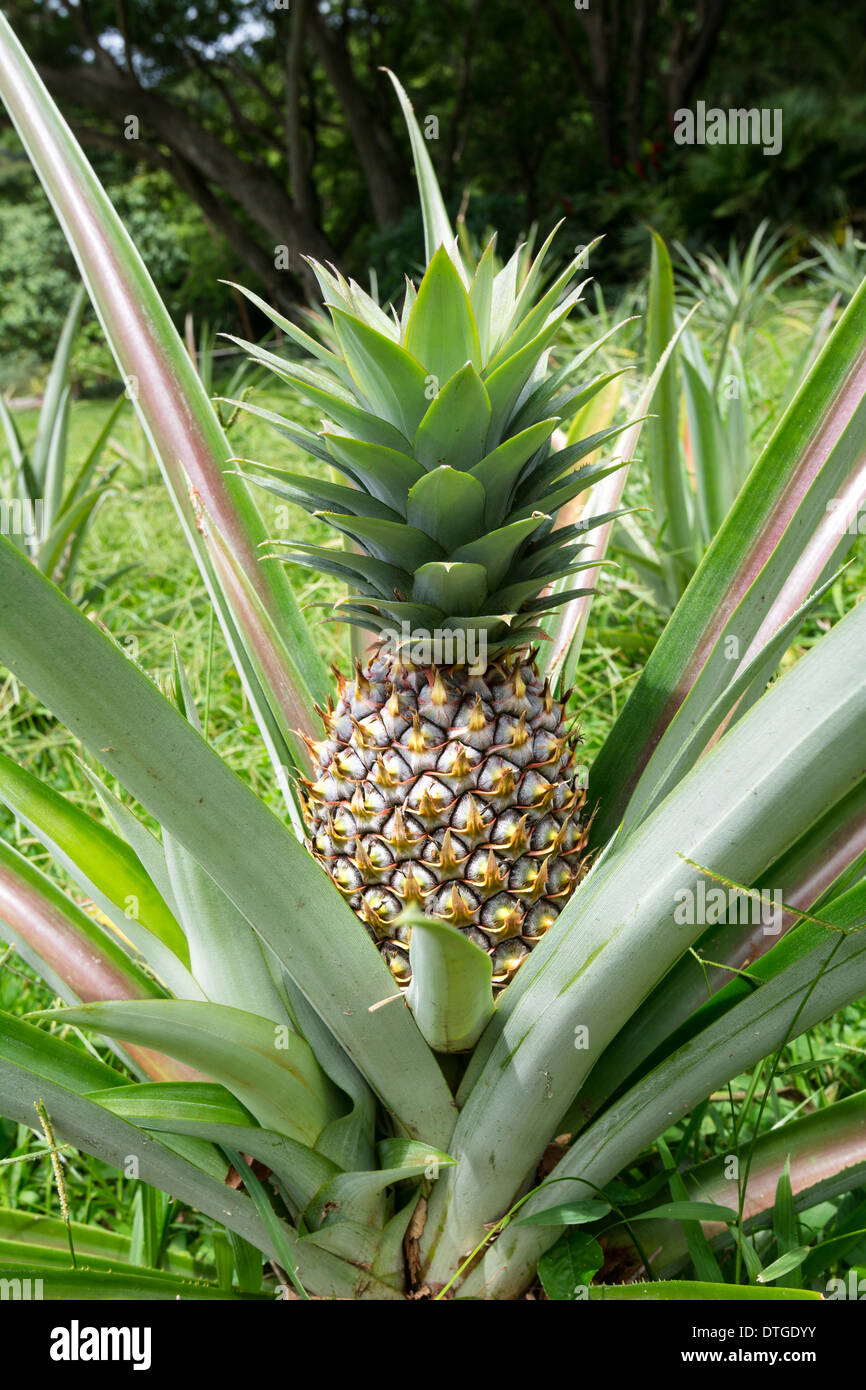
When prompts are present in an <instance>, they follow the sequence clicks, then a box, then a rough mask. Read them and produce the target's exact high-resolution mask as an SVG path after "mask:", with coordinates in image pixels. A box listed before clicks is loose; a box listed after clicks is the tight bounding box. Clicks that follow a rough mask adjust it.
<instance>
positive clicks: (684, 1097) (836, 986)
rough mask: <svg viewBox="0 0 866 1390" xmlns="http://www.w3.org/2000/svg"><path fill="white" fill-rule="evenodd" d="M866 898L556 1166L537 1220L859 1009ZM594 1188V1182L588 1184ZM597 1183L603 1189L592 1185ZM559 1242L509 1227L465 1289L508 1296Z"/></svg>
mask: <svg viewBox="0 0 866 1390" xmlns="http://www.w3.org/2000/svg"><path fill="white" fill-rule="evenodd" d="M864 909H866V897H864V893H863V892H862V890H861V891H854V892H852V893H851V894H849V895H848V896H847V901H846V900H840V903H839V905H838V910H837V911H836V912H834V913H832V914H830V917H831V918H832V920H833V921H834V922H836V923H838V925H839V926H840V927H842V928H847V927H849V926H852V925H853V926H854V930H853V931H852V932H851V934H850V935H848V936H847V937H843V938H842V939H841V942H840V941H839V937H838V935H837V933H835V932H832V931H827V932H826V933H825V939H824V940H823V941H822V942H821V943H820V944H819V945H818V946H816V947H815V949H814V950H813V951H812V952H810V953H808V954H807V955H806V956H804V957H803V959H802V960H800V961H799V962H798V963H797V964H796V965H795V966H792V967H791V968H790V969H789V970H786V971H784V972H783V973H782V974H781V975H779V976H778V977H777V978H776V979H774V980H771V981H769V982H768V983H767V984H766V985H764V986H763V987H762V988H761V989H758V990H757V991H755V992H754V993H753V994H751V995H749V997H748V998H747V999H745V1000H744V1001H743V1002H742V1003H741V1004H739V1005H738V1006H737V1007H736V1008H735V1009H733V1010H731V1012H730V1013H729V1014H727V1015H726V1016H725V1017H724V1018H722V1019H719V1020H717V1022H716V1023H714V1024H712V1025H711V1026H710V1027H709V1028H707V1029H705V1030H704V1032H703V1033H700V1034H699V1035H698V1036H697V1037H696V1038H693V1039H692V1040H691V1042H688V1043H686V1044H685V1045H684V1046H683V1047H681V1048H680V1049H679V1050H678V1051H677V1052H676V1053H674V1055H673V1056H672V1057H669V1058H668V1059H667V1060H666V1061H664V1062H662V1063H661V1065H660V1066H658V1067H657V1068H656V1069H655V1070H654V1071H652V1072H650V1074H649V1075H648V1076H646V1077H645V1078H644V1079H643V1080H642V1081H641V1082H639V1083H638V1085H637V1086H635V1087H633V1088H632V1089H631V1090H630V1091H628V1092H627V1093H626V1094H625V1095H624V1096H623V1097H622V1099H621V1100H619V1101H618V1102H617V1103H616V1104H615V1105H613V1106H611V1108H610V1109H609V1110H607V1111H605V1113H604V1114H603V1115H602V1116H601V1118H600V1119H599V1120H597V1121H596V1123H595V1124H594V1125H593V1126H592V1127H591V1128H590V1129H589V1130H588V1131H587V1132H586V1134H585V1135H582V1136H581V1137H580V1138H579V1139H578V1140H577V1141H576V1143H575V1144H574V1145H573V1146H572V1147H571V1148H570V1149H569V1151H568V1153H567V1154H566V1156H565V1158H564V1159H563V1160H562V1161H561V1163H559V1164H558V1165H557V1167H556V1170H555V1172H556V1177H557V1178H573V1179H574V1180H575V1181H574V1183H573V1184H572V1183H568V1182H563V1183H560V1184H557V1186H556V1187H555V1188H553V1189H552V1192H553V1193H554V1194H555V1195H554V1196H553V1197H551V1194H550V1192H545V1193H542V1194H540V1195H539V1196H537V1197H533V1198H531V1199H530V1200H529V1202H527V1204H526V1207H525V1208H524V1210H523V1213H522V1214H526V1215H530V1214H531V1213H532V1212H533V1211H537V1210H539V1209H540V1208H542V1207H546V1206H551V1205H552V1204H553V1202H554V1201H555V1202H564V1201H572V1200H580V1199H582V1198H586V1197H588V1196H592V1195H595V1188H596V1187H603V1186H604V1185H605V1183H607V1182H610V1180H611V1179H612V1178H613V1177H614V1176H615V1175H616V1174H617V1173H618V1172H620V1171H621V1170H622V1168H623V1167H625V1166H626V1165H627V1164H628V1163H629V1162H630V1161H631V1160H632V1159H633V1158H634V1157H635V1156H636V1155H637V1154H639V1153H640V1152H641V1150H642V1149H643V1148H644V1147H645V1145H647V1144H649V1143H651V1142H652V1141H653V1139H654V1138H655V1136H656V1135H657V1134H659V1133H660V1132H661V1131H662V1130H663V1129H665V1128H666V1127H668V1126H669V1125H671V1124H674V1123H675V1122H676V1121H677V1120H679V1119H680V1117H681V1116H682V1115H683V1114H684V1113H685V1112H686V1111H687V1110H690V1109H691V1108H692V1107H693V1106H694V1105H696V1104H698V1102H699V1101H701V1100H703V1099H704V1098H705V1097H706V1096H707V1095H709V1094H710V1093H711V1092H712V1091H713V1090H715V1089H716V1088H717V1087H718V1086H721V1085H723V1084H724V1083H725V1082H726V1081H729V1080H730V1079H731V1078H732V1077H734V1076H737V1075H739V1074H740V1073H741V1072H744V1071H747V1070H749V1069H750V1068H751V1067H753V1066H755V1065H756V1063H757V1062H759V1061H760V1060H761V1059H762V1058H763V1057H766V1056H768V1055H769V1054H771V1053H773V1052H775V1051H776V1050H777V1049H778V1048H779V1047H781V1046H783V1045H784V1043H785V1042H786V1041H787V1039H788V1038H789V1037H793V1036H797V1035H798V1034H800V1033H803V1032H805V1031H806V1030H807V1029H809V1028H813V1027H814V1026H815V1024H816V1023H819V1022H821V1020H822V1019H825V1018H827V1017H829V1016H830V1015H831V1014H832V1013H834V1012H835V1011H836V1010H837V1009H840V1008H842V1007H843V1006H844V1005H845V1004H848V1003H850V1002H851V1001H852V1000H854V999H856V998H857V997H858V996H859V995H861V994H862V993H863V991H864V990H866V932H864V931H863V930H862V929H857V928H858V927H862V922H863V920H864ZM587 1183H589V1184H590V1186H589V1187H587V1185H586V1184H587ZM592 1185H594V1186H592ZM556 1236H557V1230H556V1229H555V1228H554V1229H551V1228H549V1227H548V1228H546V1229H545V1228H538V1227H531V1226H530V1227H522V1228H520V1229H519V1231H517V1230H514V1231H513V1234H512V1233H511V1230H507V1231H506V1232H505V1233H504V1236H503V1237H502V1238H501V1241H502V1246H501V1249H500V1248H499V1246H500V1241H497V1242H496V1245H495V1246H494V1247H493V1250H492V1251H491V1254H490V1256H489V1257H488V1258H487V1259H486V1260H485V1261H484V1262H483V1263H482V1266H480V1267H479V1269H478V1270H477V1271H476V1272H475V1273H474V1274H473V1275H472V1276H470V1278H469V1280H467V1283H466V1286H465V1288H464V1289H463V1290H462V1292H464V1293H467V1294H470V1295H472V1294H473V1293H474V1294H476V1295H477V1294H478V1292H479V1289H481V1288H483V1289H484V1291H485V1293H484V1296H486V1297H496V1298H503V1297H504V1298H507V1297H509V1289H510V1288H511V1286H512V1281H515V1280H516V1281H517V1282H516V1283H515V1284H514V1289H515V1290H517V1289H520V1288H521V1287H523V1285H522V1284H521V1282H520V1275H521V1271H522V1272H523V1273H524V1275H525V1274H526V1271H527V1270H532V1269H534V1268H535V1263H536V1261H537V1259H538V1256H539V1254H540V1253H541V1251H542V1250H544V1249H545V1248H546V1247H547V1246H548V1245H549V1244H551V1243H552V1241H553V1240H554V1239H555V1238H556Z"/></svg>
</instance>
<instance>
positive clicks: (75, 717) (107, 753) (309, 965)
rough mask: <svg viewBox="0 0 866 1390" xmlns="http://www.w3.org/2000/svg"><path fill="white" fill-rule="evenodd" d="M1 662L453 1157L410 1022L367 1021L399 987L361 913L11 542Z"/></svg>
mask: <svg viewBox="0 0 866 1390" xmlns="http://www.w3.org/2000/svg"><path fill="white" fill-rule="evenodd" d="M0 661H2V662H3V663H4V664H5V665H7V666H8V667H9V669H10V670H11V671H12V672H13V673H14V674H15V675H16V676H17V677H18V678H19V679H20V680H21V681H22V682H23V684H24V685H26V686H27V687H28V689H30V690H32V691H33V693H34V694H35V695H36V696H37V698H38V699H40V700H42V701H43V703H44V704H46V705H47V706H48V708H49V709H51V710H52V711H53V712H54V713H55V714H56V715H57V717H58V718H59V719H61V720H62V721H63V723H64V724H65V725H66V726H67V728H68V729H69V730H70V731H71V732H72V733H73V734H74V735H75V736H76V737H78V738H80V739H81V741H82V742H83V743H84V744H85V745H86V746H87V747H88V748H89V749H90V750H91V751H92V752H93V754H94V756H95V757H97V758H98V759H99V760H100V762H102V763H103V764H104V766H105V767H107V768H108V769H109V770H110V771H111V772H112V773H113V774H114V775H115V776H116V777H117V779H118V781H120V782H121V784H122V785H124V786H125V787H126V788H127V789H128V790H129V791H130V792H131V793H132V795H133V796H134V797H136V799H137V800H138V801H140V802H141V804H142V805H143V806H145V807H146V808H147V809H148V810H149V811H150V813H151V814H152V815H153V816H155V817H156V819H157V820H158V821H159V822H160V823H161V824H162V825H164V826H165V827H166V828H167V829H168V830H169V831H170V832H171V833H172V834H173V835H174V836H175V838H176V839H177V840H178V841H179V842H180V843H181V844H182V845H184V846H185V848H186V849H187V850H188V851H189V852H190V854H192V855H193V856H194V857H195V858H196V859H197V860H198V862H199V863H200V864H201V865H202V866H203V868H205V869H206V870H207V872H208V873H209V874H210V876H211V878H213V879H214V880H215V881H216V883H218V884H219V886H220V887H221V888H222V889H223V891H224V892H225V893H226V894H227V895H228V897H229V898H231V900H232V902H234V904H235V906H236V907H237V908H238V909H239V910H240V911H241V912H242V913H243V915H244V916H245V917H246V918H247V921H249V922H250V923H251V925H252V926H253V927H255V929H256V931H257V932H258V933H259V935H260V936H261V937H262V939H263V940H264V941H266V942H267V944H268V945H269V946H270V947H271V948H272V949H273V950H274V952H275V953H276V955H277V956H278V957H279V958H280V960H281V961H282V963H283V965H284V966H285V968H286V970H287V971H288V973H289V974H290V975H291V976H292V978H293V979H294V980H296V981H297V983H298V985H299V986H300V988H301V989H302V990H303V992H304V994H305V995H306V996H307V998H308V999H309V1000H310V1002H311V1003H312V1005H313V1007H314V1008H315V1009H316V1010H317V1012H318V1013H319V1014H320V1015H321V1016H322V1018H323V1019H324V1020H325V1022H326V1023H327V1024H328V1026H329V1027H330V1029H331V1031H332V1032H333V1033H334V1034H335V1036H336V1037H337V1038H338V1039H339V1041H340V1042H341V1043H342V1045H343V1047H344V1048H345V1049H346V1051H347V1052H348V1053H349V1055H350V1056H351V1057H352V1059H353V1061H354V1062H355V1063H356V1065H357V1066H358V1067H359V1069H360V1070H361V1071H362V1072H363V1073H364V1075H365V1076H366V1077H367V1079H368V1081H369V1082H370V1084H371V1086H372V1087H373V1089H374V1090H375V1091H377V1092H378V1094H379V1095H380V1096H381V1097H382V1099H383V1101H384V1102H385V1104H386V1105H387V1106H388V1107H389V1108H390V1109H391V1110H392V1111H393V1112H394V1114H395V1115H396V1116H397V1117H398V1119H399V1121H400V1122H401V1123H402V1124H403V1125H405V1126H406V1129H407V1130H408V1132H409V1134H410V1135H411V1136H412V1137H414V1138H418V1139H422V1140H425V1141H426V1142H427V1143H431V1144H435V1145H436V1146H437V1147H439V1148H446V1147H447V1144H448V1139H449V1136H450V1132H451V1128H452V1125H453V1117H454V1107H453V1104H452V1101H451V1096H450V1092H449V1091H448V1088H447V1086H446V1084H445V1081H444V1078H443V1076H442V1073H441V1071H440V1070H439V1066H438V1064H437V1062H436V1061H435V1059H434V1057H433V1054H432V1053H431V1052H430V1050H429V1048H428V1047H427V1045H426V1043H425V1042H424V1040H423V1038H422V1037H421V1034H420V1033H419V1032H418V1029H417V1028H416V1026H415V1024H414V1022H413V1021H412V1018H411V1015H410V1014H409V1012H408V1010H406V1009H403V1008H399V1009H394V1008H390V1009H381V1010H378V1011H377V1012H375V1013H370V1012H368V1010H369V1008H370V1006H371V1005H372V1004H375V1003H378V1002H379V1001H380V1000H381V999H384V998H386V997H387V996H388V995H390V994H392V993H393V989H394V982H393V978H392V976H391V975H390V973H389V971H388V970H387V968H386V966H385V965H384V963H383V961H382V959H381V957H380V956H379V954H378V952H377V951H376V949H375V947H374V946H373V943H372V942H371V941H370V939H369V937H368V936H367V933H366V932H365V931H364V929H363V927H362V926H361V925H360V923H359V922H358V919H357V917H356V916H355V914H354V912H352V910H351V908H350V907H348V905H346V904H345V903H344V902H343V900H342V898H341V897H340V895H339V893H337V892H336V890H335V889H334V888H333V886H332V885H331V883H330V882H329V880H328V879H327V878H326V877H325V876H324V875H323V873H322V871H321V869H320V868H319V867H318V865H317V864H316V863H315V861H314V860H313V859H312V858H311V856H310V855H309V854H308V853H307V851H306V850H305V849H304V848H303V847H302V846H301V845H300V844H298V842H297V840H296V839H295V838H294V836H293V835H291V834H290V833H289V832H288V831H287V830H286V829H285V827H284V826H283V825H281V824H280V822H279V821H278V820H277V818H276V816H275V815H273V813H272V812H271V811H269V810H268V809H267V807H266V806H264V805H263V803H262V802H260V801H259V800H258V798H257V797H256V796H255V795H254V794H253V792H252V791H251V790H250V789H249V787H247V786H245V785H244V783H243V782H241V780H240V779H239V778H238V777H237V776H236V775H235V773H233V772H232V771H231V769H230V768H229V767H227V765H226V764H225V763H224V762H223V761H222V759H221V758H220V757H219V756H218V755H217V754H216V753H215V752H214V751H213V750H212V749H211V748H210V747H209V746H208V744H207V743H205V741H204V740H203V739H202V738H201V737H200V736H199V735H198V734H197V733H196V732H195V730H194V729H193V728H192V727H191V726H190V725H189V724H188V723H187V721H186V720H185V719H184V718H183V715H181V714H180V713H179V711H178V710H176V709H175V708H174V706H173V705H172V704H170V702H169V701H168V700H166V699H165V698H164V697H163V696H162V695H161V694H160V693H159V691H158V690H157V689H156V687H155V686H154V685H152V684H151V683H150V681H149V680H148V679H147V677H146V676H145V675H144V674H143V673H142V672H141V671H139V670H138V668H137V667H136V666H135V665H134V664H133V663H132V662H131V661H129V660H127V658H126V657H124V656H123V655H122V654H121V653H120V651H119V650H118V648H116V647H115V646H114V645H113V643H112V642H111V641H110V639H109V638H108V637H107V636H105V634H104V633H102V632H100V631H99V629H98V628H96V627H95V626H94V625H93V624H92V623H89V622H88V621H87V619H86V618H85V617H84V616H83V615H82V613H81V612H80V611H79V610H78V609H77V608H75V607H74V605H73V604H71V603H69V601H68V600H67V599H65V598H63V597H62V595H60V594H59V593H58V591H57V590H56V589H55V588H54V587H53V586H52V585H51V584H50V583H49V582H48V581H47V580H46V579H45V578H44V576H43V575H41V574H39V573H38V571H37V570H36V569H35V568H34V567H33V566H32V565H30V564H29V563H28V562H27V560H26V559H25V558H24V557H23V556H22V555H21V553H20V551H18V550H16V549H15V547H14V546H13V545H12V544H11V543H10V542H9V541H7V540H6V539H5V538H3V537H0ZM395 1058H399V1066H397V1065H395Z"/></svg>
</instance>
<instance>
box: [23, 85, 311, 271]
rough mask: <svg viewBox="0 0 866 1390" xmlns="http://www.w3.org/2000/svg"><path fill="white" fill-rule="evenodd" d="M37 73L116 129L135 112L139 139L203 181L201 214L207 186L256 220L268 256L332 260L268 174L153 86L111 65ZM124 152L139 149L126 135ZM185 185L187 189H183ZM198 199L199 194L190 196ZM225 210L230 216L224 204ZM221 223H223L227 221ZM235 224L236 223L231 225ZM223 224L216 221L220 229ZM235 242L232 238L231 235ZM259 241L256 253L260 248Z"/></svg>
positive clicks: (56, 93)
mask: <svg viewBox="0 0 866 1390" xmlns="http://www.w3.org/2000/svg"><path fill="white" fill-rule="evenodd" d="M40 71H41V75H42V77H43V79H44V81H45V82H46V84H47V86H48V87H49V89H50V90H51V92H52V94H53V95H54V96H55V97H57V98H58V99H60V100H61V101H62V102H64V103H66V104H73V105H75V106H79V107H82V108H85V109H89V110H95V111H98V112H99V113H100V114H101V115H103V116H106V117H109V118H111V119H113V120H114V121H116V122H117V126H118V133H121V132H122V128H123V122H124V119H125V117H126V116H127V115H135V116H137V117H138V119H139V122H140V128H141V136H142V142H143V141H145V140H150V141H151V142H152V143H159V144H162V145H164V146H166V147H167V148H168V150H169V151H171V153H172V154H173V155H175V156H176V157H177V158H178V159H180V160H182V161H183V162H184V164H185V165H187V166H188V167H189V169H191V170H194V171H195V174H196V175H197V182H196V184H195V186H196V187H197V188H198V189H199V190H201V189H203V188H210V190H211V200H210V201H208V206H207V214H208V215H210V216H213V215H214V202H213V198H214V197H215V195H213V192H212V189H213V188H218V189H220V190H223V191H224V192H226V193H227V194H228V195H229V196H230V197H231V198H233V199H234V200H235V202H236V203H237V204H238V205H239V207H241V208H242V209H243V210H244V212H245V213H246V214H247V216H248V217H249V219H250V221H251V222H252V223H253V225H254V226H255V227H258V228H259V230H260V231H261V233H262V234H263V236H262V241H263V242H266V244H267V251H268V253H269V256H270V258H271V261H272V263H273V258H274V256H275V255H276V251H277V248H278V247H281V246H286V247H288V248H289V250H290V252H294V256H293V257H292V268H293V269H297V270H298V271H299V273H300V270H301V263H300V261H299V259H298V258H299V256H300V254H302V253H303V254H312V255H314V256H316V257H318V258H319V259H321V260H333V259H334V250H333V248H332V247H331V245H330V243H329V242H328V240H327V238H326V237H325V236H324V234H323V233H322V232H321V231H320V229H319V228H318V227H317V226H316V225H315V223H314V222H313V221H312V220H311V219H310V217H309V216H307V215H305V213H304V212H303V211H302V210H301V209H300V208H299V207H298V206H297V204H296V203H295V202H294V201H293V200H292V199H291V198H290V197H289V196H288V194H287V193H286V192H285V191H284V189H283V187H282V186H281V184H280V183H279V182H278V181H277V179H275V178H274V177H273V176H272V175H271V173H270V172H269V171H267V170H265V169H262V168H261V167H260V166H256V165H254V164H252V163H251V162H249V161H248V160H245V159H242V158H241V157H240V156H239V155H237V154H235V152H234V151H233V150H231V149H229V148H228V146H226V145H224V144H223V143H222V141H221V140H219V139H218V138H217V136H215V135H213V134H211V132H210V131H208V130H206V129H205V127H204V126H202V125H201V124H200V123H199V121H198V120H196V118H195V117H194V116H193V115H191V114H190V113H189V112H188V111H187V110H185V109H184V108H183V107H181V106H180V105H178V104H176V103H174V102H171V101H168V100H166V99H165V98H164V97H162V96H160V95H157V94H156V93H154V92H148V91H144V90H142V89H141V88H140V87H138V86H137V85H135V84H133V83H131V82H129V81H128V80H127V79H126V77H125V76H124V74H123V73H122V72H121V71H120V70H119V69H118V68H113V69H112V70H111V71H106V70H104V69H99V68H95V67H92V66H88V67H86V68H85V67H79V68H68V69H53V68H45V67H41V68H40ZM128 143H129V153H130V155H132V156H137V154H138V153H139V151H138V149H137V147H136V142H135V141H133V140H130V141H129V142H128ZM187 191H188V190H187ZM196 200H197V201H199V199H198V197H197V199H196ZM227 215H228V216H229V217H231V216H232V214H231V213H230V211H229V210H227ZM226 225H228V223H226ZM238 225H240V224H238ZM224 229H225V228H221V230H224ZM235 244H237V242H235ZM264 249H265V248H264V247H262V246H260V247H259V250H260V252H264ZM243 255H244V260H245V261H247V263H248V264H250V265H252V262H253V260H254V259H255V260H256V261H257V263H258V264H259V265H260V264H261V259H260V257H258V256H257V257H254V256H253V255H252V248H250V249H249V254H248V253H247V251H246V250H244V252H243Z"/></svg>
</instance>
